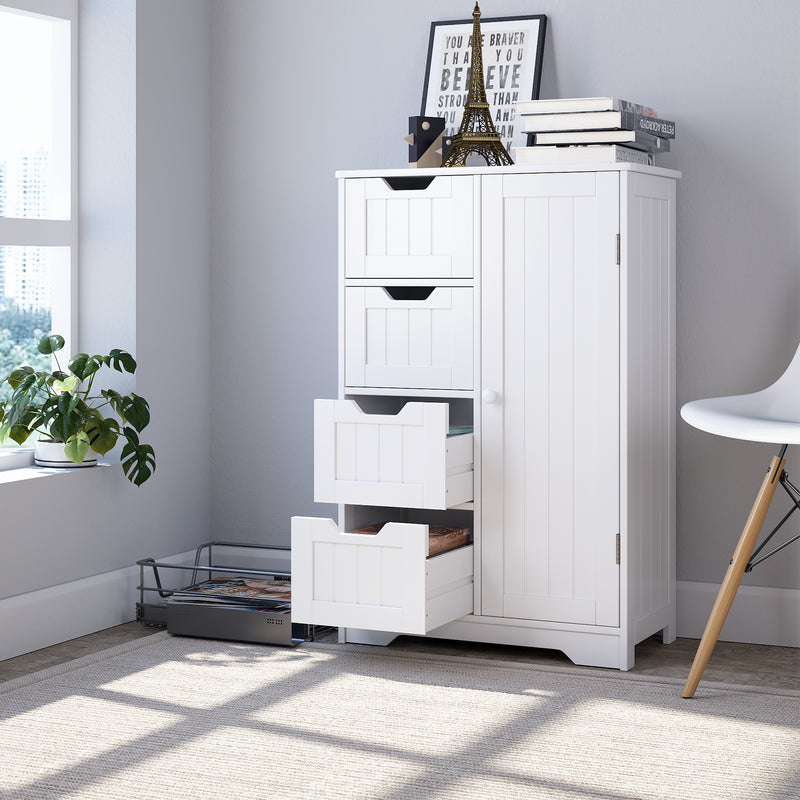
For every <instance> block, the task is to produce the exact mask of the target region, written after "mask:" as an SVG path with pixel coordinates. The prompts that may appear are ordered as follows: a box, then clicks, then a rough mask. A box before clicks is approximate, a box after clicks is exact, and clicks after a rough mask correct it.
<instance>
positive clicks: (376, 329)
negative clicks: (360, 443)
mask: <svg viewBox="0 0 800 800" xmlns="http://www.w3.org/2000/svg"><path fill="white" fill-rule="evenodd" d="M472 297H473V289H472V288H471V287H466V286H437V287H433V286H386V287H384V286H348V287H347V288H346V289H345V301H344V304H345V334H344V336H345V384H346V385H347V386H353V387H356V386H358V387H364V386H369V387H376V388H381V387H385V388H398V389H472V387H473V377H472V354H473V336H472V331H473V323H472V319H473V309H472Z"/></svg>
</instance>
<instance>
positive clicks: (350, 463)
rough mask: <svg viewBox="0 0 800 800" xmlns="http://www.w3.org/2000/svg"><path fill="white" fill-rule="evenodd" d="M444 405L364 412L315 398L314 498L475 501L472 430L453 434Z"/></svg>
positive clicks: (418, 504) (438, 503) (444, 504)
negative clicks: (450, 436)
mask: <svg viewBox="0 0 800 800" xmlns="http://www.w3.org/2000/svg"><path fill="white" fill-rule="evenodd" d="M448 419H449V408H448V406H447V404H446V403H407V404H406V405H405V406H403V408H402V409H401V410H400V412H399V413H398V414H365V413H364V412H363V411H362V410H361V409H360V408H359V407H358V405H356V404H355V403H354V402H352V401H351V400H316V401H315V402H314V500H315V501H316V502H318V503H346V504H353V505H375V506H396V507H403V508H438V509H444V508H450V507H452V506H457V505H460V504H461V503H467V502H470V501H471V500H472V493H473V492H472V487H473V480H472V478H473V466H472V450H473V447H472V445H473V437H472V434H463V435H462V436H455V437H452V438H448V436H447V432H448Z"/></svg>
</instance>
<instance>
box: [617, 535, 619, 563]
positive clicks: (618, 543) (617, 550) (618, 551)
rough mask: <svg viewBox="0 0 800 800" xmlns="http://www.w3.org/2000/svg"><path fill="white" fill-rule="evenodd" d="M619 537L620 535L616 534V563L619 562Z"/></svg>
mask: <svg viewBox="0 0 800 800" xmlns="http://www.w3.org/2000/svg"><path fill="white" fill-rule="evenodd" d="M619 537H620V535H619V534H617V564H619Z"/></svg>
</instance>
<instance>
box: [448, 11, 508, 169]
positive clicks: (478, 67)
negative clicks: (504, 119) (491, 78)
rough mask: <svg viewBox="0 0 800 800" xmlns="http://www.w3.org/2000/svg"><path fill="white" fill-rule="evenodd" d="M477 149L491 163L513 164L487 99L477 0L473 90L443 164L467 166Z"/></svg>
mask: <svg viewBox="0 0 800 800" xmlns="http://www.w3.org/2000/svg"><path fill="white" fill-rule="evenodd" d="M472 153H477V154H478V155H479V156H481V157H482V158H483V159H484V161H486V163H487V165H488V166H490V167H501V166H503V165H504V164H513V163H514V162H513V161H512V160H511V156H510V155H509V154H508V152H507V151H506V149H505V147H503V143H502V142H501V141H500V134H499V133H498V132H497V131H496V130H495V127H494V123H493V122H492V114H491V112H490V111H489V102H488V101H487V99H486V87H485V86H484V83H483V49H482V48H481V10H480V8H478V4H477V3H475V10H474V11H473V12H472V66H471V69H470V75H469V93H468V94H467V103H466V105H465V106H464V116H463V118H462V119H461V127H460V128H459V129H458V133H457V134H456V135H455V138H454V139H453V146H452V148H451V149H450V152H449V153H448V155H447V157H446V158H445V160H444V161H443V162H442V166H443V167H464V166H466V164H467V158H468V157H469V156H470V155H471V154H472Z"/></svg>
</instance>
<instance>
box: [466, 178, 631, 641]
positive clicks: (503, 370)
mask: <svg viewBox="0 0 800 800" xmlns="http://www.w3.org/2000/svg"><path fill="white" fill-rule="evenodd" d="M482 196H483V199H482V204H483V207H482V218H483V258H482V265H483V272H482V287H483V308H482V331H483V333H482V387H483V390H484V391H483V402H482V405H481V425H482V448H481V452H482V456H481V465H482V487H483V488H482V512H481V531H482V534H481V540H482V608H481V611H480V613H481V614H483V615H486V616H500V617H509V618H518V619H535V620H542V621H554V622H561V623H578V624H591V625H609V626H616V625H618V624H619V567H618V566H617V564H616V542H617V538H616V537H617V533H618V532H619V463H620V462H619V458H620V455H619V424H620V423H619V418H620V393H619V385H620V384H619V375H620V367H619V358H620V355H619V352H620V351H619V342H620V323H619V320H620V317H619V268H618V266H617V252H616V251H617V234H618V232H619V176H618V174H617V173H616V172H601V173H593V172H583V173H569V174H567V173H565V174H539V175H536V174H534V175H530V174H529V175H505V176H486V177H485V178H484V179H483V190H482Z"/></svg>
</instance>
